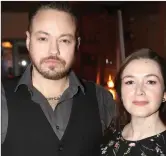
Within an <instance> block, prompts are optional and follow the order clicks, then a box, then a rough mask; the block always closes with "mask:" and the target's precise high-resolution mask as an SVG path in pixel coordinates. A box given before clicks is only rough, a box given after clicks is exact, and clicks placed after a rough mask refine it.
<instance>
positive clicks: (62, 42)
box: [26, 9, 76, 80]
mask: <svg viewBox="0 0 166 156" xmlns="http://www.w3.org/2000/svg"><path fill="white" fill-rule="evenodd" d="M75 35H76V24H75V21H74V18H73V17H72V16H71V15H70V14H68V13H65V12H62V11H57V10H53V9H47V10H40V11H39V12H38V13H37V14H36V15H35V17H34V19H33V21H32V25H31V32H27V39H26V45H27V49H28V51H29V53H30V57H31V60H32V63H33V67H34V68H33V70H36V71H37V72H38V73H40V74H41V75H42V76H43V77H45V78H47V79H51V80H58V79H61V78H63V77H64V76H66V75H67V73H68V71H69V69H70V68H71V66H72V64H73V62H74V55H75V45H76V36H75Z"/></svg>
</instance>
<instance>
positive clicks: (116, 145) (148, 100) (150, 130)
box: [101, 49, 166, 156]
mask: <svg viewBox="0 0 166 156" xmlns="http://www.w3.org/2000/svg"><path fill="white" fill-rule="evenodd" d="M165 68H166V64H165V60H164V59H163V58H161V57H160V56H159V55H157V54H156V53H155V52H153V51H152V50H150V49H141V50H138V51H137V52H135V53H132V54H131V55H130V56H129V57H127V58H126V60H125V61H124V62H123V64H122V66H121V68H120V70H119V72H118V74H117V77H116V80H115V89H116V91H117V95H118V97H119V99H120V104H119V113H120V117H121V118H122V119H124V118H125V117H126V120H125V121H126V123H125V126H124V128H123V129H122V130H118V129H114V128H111V129H110V130H109V132H107V134H106V136H105V138H104V143H103V144H102V145H101V155H102V156H114V155H115V156H123V155H126V156H129V155H130V156H157V155H159V156H166V125H165V124H164V122H165V119H166V108H165V107H166V102H165V101H166V69H165Z"/></svg>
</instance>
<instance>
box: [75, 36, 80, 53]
mask: <svg viewBox="0 0 166 156" xmlns="http://www.w3.org/2000/svg"><path fill="white" fill-rule="evenodd" d="M80 43H81V37H78V38H77V45H76V47H77V50H79V48H80Z"/></svg>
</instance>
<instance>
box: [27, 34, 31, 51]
mask: <svg viewBox="0 0 166 156" xmlns="http://www.w3.org/2000/svg"><path fill="white" fill-rule="evenodd" d="M29 43H30V33H29V31H26V47H27V49H28V51H29Z"/></svg>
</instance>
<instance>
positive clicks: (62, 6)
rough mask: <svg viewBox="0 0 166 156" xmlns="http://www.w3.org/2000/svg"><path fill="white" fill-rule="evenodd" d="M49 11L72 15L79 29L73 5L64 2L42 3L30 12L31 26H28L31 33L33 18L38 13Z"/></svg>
mask: <svg viewBox="0 0 166 156" xmlns="http://www.w3.org/2000/svg"><path fill="white" fill-rule="evenodd" d="M47 9H53V10H58V11H63V12H66V13H68V14H70V15H71V16H72V17H73V18H74V20H75V23H76V27H77V20H78V19H77V16H76V13H75V10H74V9H73V8H72V6H71V3H69V2H64V1H56V2H55V1H53V2H40V3H38V4H37V5H36V7H34V8H32V9H31V11H30V12H29V25H28V30H29V31H31V26H32V22H33V18H34V17H35V15H36V14H37V13H38V11H40V10H47Z"/></svg>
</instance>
